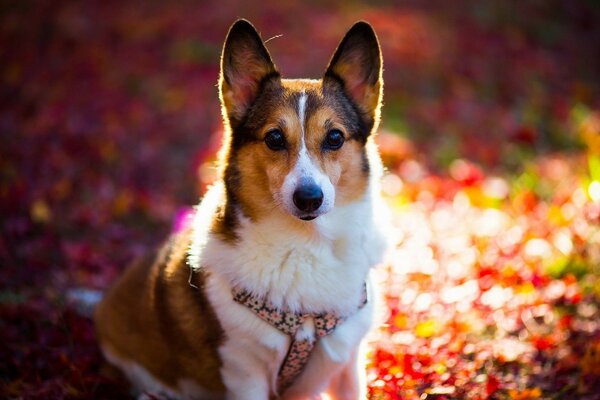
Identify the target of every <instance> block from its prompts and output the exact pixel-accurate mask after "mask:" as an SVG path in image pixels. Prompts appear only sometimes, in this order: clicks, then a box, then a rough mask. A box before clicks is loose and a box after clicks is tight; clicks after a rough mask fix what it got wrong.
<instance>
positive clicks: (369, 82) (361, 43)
mask: <svg viewBox="0 0 600 400" xmlns="http://www.w3.org/2000/svg"><path fill="white" fill-rule="evenodd" d="M382 64H383V61H382V58H381V50H380V48H379V42H378V40H377V35H375V31H374V30H373V28H372V27H371V25H369V23H367V22H364V21H359V22H357V23H355V24H354V25H353V26H352V28H350V30H349V31H348V33H346V36H344V38H343V39H342V41H341V42H340V44H339V45H338V47H337V49H336V51H335V53H334V54H333V57H332V58H331V61H330V62H329V66H328V67H327V70H326V71H325V77H324V81H325V82H327V81H328V80H330V81H337V82H339V83H341V84H342V87H343V90H344V92H345V93H346V95H347V96H348V97H349V98H350V99H351V100H352V101H353V102H354V104H356V106H357V107H358V109H359V111H360V112H361V113H362V114H363V116H365V117H368V119H369V121H371V122H375V121H377V120H378V118H379V108H380V107H379V105H380V102H381V97H382V92H383V79H382V70H383V68H382Z"/></svg>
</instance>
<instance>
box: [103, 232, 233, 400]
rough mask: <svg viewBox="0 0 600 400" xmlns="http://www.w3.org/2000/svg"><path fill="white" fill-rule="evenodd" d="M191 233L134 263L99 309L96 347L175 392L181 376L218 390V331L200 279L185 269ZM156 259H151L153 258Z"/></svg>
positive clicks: (208, 388) (217, 324)
mask: <svg viewBox="0 0 600 400" xmlns="http://www.w3.org/2000/svg"><path fill="white" fill-rule="evenodd" d="M190 234H191V230H188V231H186V232H182V233H181V234H179V235H175V236H174V237H172V238H171V240H170V242H169V243H168V244H167V245H166V246H165V247H164V248H163V249H162V250H161V251H160V252H159V254H158V255H157V256H156V255H155V254H151V255H149V256H148V257H145V258H144V259H142V260H139V261H138V262H136V263H134V264H133V265H132V266H131V267H130V268H128V269H127V271H126V272H125V273H124V274H123V275H122V276H121V278H120V279H119V281H118V282H116V284H115V285H114V286H113V288H112V289H111V290H110V291H109V292H108V293H107V295H106V297H105V299H104V300H103V301H102V303H100V305H99V306H98V308H97V310H96V313H95V316H94V320H95V323H96V329H97V334H98V338H99V341H100V344H101V345H102V346H103V347H105V348H106V349H107V350H108V351H110V352H111V353H112V354H115V355H116V356H117V357H119V358H121V359H125V360H131V361H134V362H136V363H138V364H140V365H142V366H143V367H144V368H146V369H147V370H148V371H149V372H150V373H151V374H152V375H154V376H155V377H157V378H159V379H160V380H161V381H162V383H163V384H165V385H166V386H168V387H171V388H173V389H175V388H176V387H177V382H178V381H179V380H180V379H182V378H187V379H192V380H194V381H196V382H197V383H199V384H200V385H202V386H203V387H205V388H206V389H207V390H210V391H214V392H223V391H224V387H223V383H222V382H221V376H220V373H219V368H220V360H219V357H218V354H217V347H218V345H219V343H220V341H221V338H222V335H223V332H222V331H221V327H220V325H219V322H218V320H217V319H216V316H215V315H214V312H213V310H212V308H211V306H210V304H209V302H208V300H207V298H206V296H205V295H204V294H203V291H202V287H203V283H204V279H205V277H204V276H203V275H202V273H201V272H199V273H195V274H194V275H193V276H192V278H193V279H192V281H191V283H192V284H194V285H195V286H197V287H198V289H196V288H194V287H193V286H191V285H190V284H189V283H188V279H189V278H190V269H189V268H188V267H187V265H186V254H187V253H186V251H187V248H188V246H189V241H190ZM155 256H156V258H155ZM154 258H155V259H154Z"/></svg>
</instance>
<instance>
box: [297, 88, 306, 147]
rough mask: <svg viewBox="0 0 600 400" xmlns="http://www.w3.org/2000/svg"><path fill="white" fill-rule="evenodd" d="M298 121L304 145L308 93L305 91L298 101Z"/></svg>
mask: <svg viewBox="0 0 600 400" xmlns="http://www.w3.org/2000/svg"><path fill="white" fill-rule="evenodd" d="M298 119H299V120H300V130H301V132H302V136H301V140H302V144H303V145H304V135H305V132H304V124H306V92H305V91H304V90H303V91H302V93H300V98H299V99H298Z"/></svg>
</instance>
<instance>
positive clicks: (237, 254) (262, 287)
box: [190, 186, 381, 315]
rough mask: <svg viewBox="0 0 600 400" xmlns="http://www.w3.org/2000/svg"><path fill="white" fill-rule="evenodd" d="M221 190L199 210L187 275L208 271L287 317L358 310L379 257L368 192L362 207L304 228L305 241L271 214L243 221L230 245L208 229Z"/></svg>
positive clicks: (352, 206) (337, 212)
mask: <svg viewBox="0 0 600 400" xmlns="http://www.w3.org/2000/svg"><path fill="white" fill-rule="evenodd" d="M219 190H222V188H219V187H218V186H216V187H214V188H212V189H211V192H212V193H211V192H209V193H208V194H207V196H206V197H205V199H204V200H203V202H202V204H201V206H200V207H199V208H198V212H197V214H196V217H195V222H194V229H195V233H194V240H193V243H192V248H191V249H190V265H191V266H192V267H195V268H200V267H203V268H206V269H207V270H208V271H209V272H210V273H211V274H216V275H218V276H219V277H220V278H222V279H223V280H224V281H226V282H228V284H229V285H231V286H241V287H243V288H244V289H245V290H247V291H249V292H251V293H253V294H256V295H263V296H267V297H268V298H269V300H270V301H271V302H272V303H273V304H274V305H276V306H280V307H286V308H288V309H290V310H291V311H302V312H322V311H335V312H339V313H340V314H342V315H343V314H347V313H349V312H351V310H353V309H355V308H356V306H357V305H358V304H359V302H360V295H361V290H362V285H363V284H364V282H365V279H366V277H367V274H368V271H369V267H370V266H371V265H373V264H375V263H377V262H378V261H379V260H378V259H377V258H378V257H379V256H380V254H381V249H380V247H381V246H379V245H376V244H375V243H377V242H378V241H380V237H381V236H380V233H379V232H378V231H377V229H376V227H375V225H374V222H373V208H374V206H373V204H372V203H371V201H370V197H371V196H370V193H369V192H368V191H367V192H366V193H365V196H364V198H363V199H361V200H360V201H357V202H354V203H352V204H350V205H348V206H345V207H338V208H335V209H334V210H332V211H331V212H330V213H328V214H326V215H323V216H321V217H319V218H318V219H317V220H314V221H312V222H307V223H305V224H311V226H312V228H311V229H307V230H306V232H304V234H302V232H299V231H298V230H297V229H290V224H289V223H288V221H286V219H283V218H281V217H280V216H277V215H275V214H274V215H272V216H270V217H266V218H264V219H262V220H261V221H258V222H254V221H250V220H249V219H247V218H244V217H243V216H240V217H239V222H240V223H239V226H238V231H237V240H236V241H234V242H228V241H224V240H222V239H221V238H220V237H219V235H216V234H214V233H212V232H211V231H210V223H209V222H207V221H210V215H207V213H210V211H211V208H212V209H213V210H214V209H215V207H216V205H212V207H211V206H210V204H209V203H210V202H215V203H218V201H219V200H218V199H222V196H220V195H219V193H217V191H219ZM213 212H214V211H213ZM332 288H333V290H332Z"/></svg>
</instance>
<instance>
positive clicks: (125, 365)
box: [102, 346, 222, 400]
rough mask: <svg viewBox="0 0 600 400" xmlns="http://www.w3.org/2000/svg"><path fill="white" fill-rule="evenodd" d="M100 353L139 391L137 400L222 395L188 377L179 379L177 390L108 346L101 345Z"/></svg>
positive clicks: (214, 399) (204, 399) (205, 399)
mask: <svg viewBox="0 0 600 400" xmlns="http://www.w3.org/2000/svg"><path fill="white" fill-rule="evenodd" d="M102 353H103V354H104V356H105V357H106V359H107V360H108V361H109V362H110V363H111V364H113V365H115V366H117V367H119V369H121V371H123V373H124V374H125V375H126V376H127V379H129V381H130V382H131V383H132V384H133V386H134V388H135V391H137V392H139V393H137V394H138V400H146V399H155V398H159V399H160V398H168V399H193V400H220V399H222V396H221V395H219V394H217V393H211V392H209V391H207V390H206V389H204V388H202V387H200V386H199V385H198V384H197V383H195V382H193V381H191V380H189V379H181V380H180V381H179V382H177V383H178V385H177V390H173V389H171V388H169V387H167V386H165V385H164V384H162V383H161V382H160V381H158V380H157V379H156V378H154V376H152V374H150V372H148V370H146V369H145V368H144V367H142V366H141V365H139V364H138V363H136V362H133V361H130V360H125V359H123V358H121V357H119V356H117V355H116V354H115V353H114V352H112V351H111V350H110V349H109V348H108V347H106V346H102Z"/></svg>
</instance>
